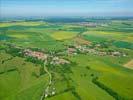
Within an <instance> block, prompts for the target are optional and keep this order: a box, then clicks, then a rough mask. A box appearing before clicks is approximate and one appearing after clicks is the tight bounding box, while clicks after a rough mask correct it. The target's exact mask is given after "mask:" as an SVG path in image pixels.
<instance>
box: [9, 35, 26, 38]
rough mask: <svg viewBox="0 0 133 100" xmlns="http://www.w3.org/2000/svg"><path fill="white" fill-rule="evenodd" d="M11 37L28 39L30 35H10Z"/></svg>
mask: <svg viewBox="0 0 133 100" xmlns="http://www.w3.org/2000/svg"><path fill="white" fill-rule="evenodd" d="M8 36H10V37H14V38H23V39H24V38H28V35H25V34H10V35H8Z"/></svg>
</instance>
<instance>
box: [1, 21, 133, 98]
mask: <svg viewBox="0 0 133 100" xmlns="http://www.w3.org/2000/svg"><path fill="white" fill-rule="evenodd" d="M53 20H54V19H52V20H42V21H34V20H33V21H16V22H0V100H133V85H132V83H133V69H132V68H133V67H132V66H133V63H132V62H133V60H132V59H133V20H131V19H130V21H129V20H128V19H127V20H117V19H115V20H114V19H110V20H107V21H106V19H105V20H104V21H103V22H102V21H101V20H98V19H97V20H94V19H93V20H90V19H85V20H87V21H86V22H73V20H69V21H68V22H66V21H65V22H63V21H62V20H63V19H61V22H60V20H59V21H58V20H55V21H54V22H53ZM88 20H90V21H91V22H89V21H88ZM93 21H94V22H93Z"/></svg>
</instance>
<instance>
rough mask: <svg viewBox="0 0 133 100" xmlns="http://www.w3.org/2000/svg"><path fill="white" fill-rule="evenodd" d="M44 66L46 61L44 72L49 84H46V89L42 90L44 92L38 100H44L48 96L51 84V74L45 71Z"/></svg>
mask: <svg viewBox="0 0 133 100" xmlns="http://www.w3.org/2000/svg"><path fill="white" fill-rule="evenodd" d="M46 64H47V60H46V61H44V71H45V72H46V73H47V74H48V75H49V83H48V85H47V87H46V89H45V90H44V92H43V94H42V96H41V99H40V100H44V98H45V97H47V96H48V92H49V87H50V86H51V83H52V75H51V73H50V72H49V71H48V69H47V67H46Z"/></svg>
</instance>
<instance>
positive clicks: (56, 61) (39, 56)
mask: <svg viewBox="0 0 133 100" xmlns="http://www.w3.org/2000/svg"><path fill="white" fill-rule="evenodd" d="M23 53H24V55H25V56H29V57H33V58H37V59H38V60H43V61H44V60H47V59H48V58H50V59H51V61H50V64H52V65H60V64H61V65H63V64H70V62H69V61H67V60H65V59H63V58H60V57H57V56H50V55H49V54H45V53H43V52H41V51H32V50H30V49H25V50H24V51H23Z"/></svg>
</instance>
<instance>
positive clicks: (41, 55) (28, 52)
mask: <svg viewBox="0 0 133 100" xmlns="http://www.w3.org/2000/svg"><path fill="white" fill-rule="evenodd" d="M24 54H25V55H26V56H30V57H35V58H37V59H39V60H46V59H47V57H48V55H47V54H44V53H42V52H39V51H32V50H30V49H26V50H24Z"/></svg>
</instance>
